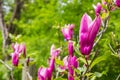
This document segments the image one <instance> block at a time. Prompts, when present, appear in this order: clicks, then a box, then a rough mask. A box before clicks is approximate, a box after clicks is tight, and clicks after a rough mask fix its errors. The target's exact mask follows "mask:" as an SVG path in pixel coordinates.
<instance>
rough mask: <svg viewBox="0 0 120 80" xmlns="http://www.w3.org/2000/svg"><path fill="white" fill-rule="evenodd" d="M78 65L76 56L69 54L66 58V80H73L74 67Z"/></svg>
mask: <svg viewBox="0 0 120 80" xmlns="http://www.w3.org/2000/svg"><path fill="white" fill-rule="evenodd" d="M77 67H78V61H77V58H76V56H73V57H72V56H70V57H69V59H68V80H74V68H77Z"/></svg>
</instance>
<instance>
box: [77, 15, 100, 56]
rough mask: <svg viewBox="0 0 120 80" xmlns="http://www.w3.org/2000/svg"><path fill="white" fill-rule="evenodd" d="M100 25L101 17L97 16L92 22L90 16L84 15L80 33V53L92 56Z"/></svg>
mask: <svg viewBox="0 0 120 80" xmlns="http://www.w3.org/2000/svg"><path fill="white" fill-rule="evenodd" d="M100 25H101V18H100V16H96V18H95V19H94V20H93V21H92V19H91V17H90V16H89V15H88V14H86V13H85V14H84V15H83V17H82V20H81V24H80V31H79V40H80V51H81V53H82V54H83V55H89V54H90V52H91V50H92V47H93V44H94V40H95V37H96V35H97V33H98V30H99V28H100Z"/></svg>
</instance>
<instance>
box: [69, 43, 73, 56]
mask: <svg viewBox="0 0 120 80" xmlns="http://www.w3.org/2000/svg"><path fill="white" fill-rule="evenodd" d="M68 52H69V55H70V56H73V52H74V49H73V41H68Z"/></svg>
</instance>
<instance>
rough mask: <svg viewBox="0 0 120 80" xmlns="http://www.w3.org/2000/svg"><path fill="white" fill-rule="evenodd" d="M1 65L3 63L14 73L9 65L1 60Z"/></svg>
mask: <svg viewBox="0 0 120 80" xmlns="http://www.w3.org/2000/svg"><path fill="white" fill-rule="evenodd" d="M0 63H2V64H3V65H4V66H5V67H6V68H7V69H8V70H10V71H12V70H13V69H12V68H11V67H10V66H9V65H8V64H6V63H5V62H4V61H2V60H0Z"/></svg>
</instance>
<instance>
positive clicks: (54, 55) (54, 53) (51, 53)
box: [50, 45, 61, 58]
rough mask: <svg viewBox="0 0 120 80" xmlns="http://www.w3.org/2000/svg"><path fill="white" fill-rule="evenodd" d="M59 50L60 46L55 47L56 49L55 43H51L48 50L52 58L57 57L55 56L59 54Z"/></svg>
mask: <svg viewBox="0 0 120 80" xmlns="http://www.w3.org/2000/svg"><path fill="white" fill-rule="evenodd" d="M60 51H61V49H60V48H57V49H56V48H55V45H52V46H51V51H50V55H51V57H52V58H55V57H57V56H58V55H59V53H60Z"/></svg>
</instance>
